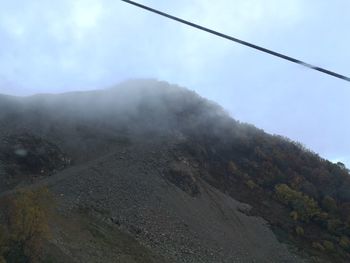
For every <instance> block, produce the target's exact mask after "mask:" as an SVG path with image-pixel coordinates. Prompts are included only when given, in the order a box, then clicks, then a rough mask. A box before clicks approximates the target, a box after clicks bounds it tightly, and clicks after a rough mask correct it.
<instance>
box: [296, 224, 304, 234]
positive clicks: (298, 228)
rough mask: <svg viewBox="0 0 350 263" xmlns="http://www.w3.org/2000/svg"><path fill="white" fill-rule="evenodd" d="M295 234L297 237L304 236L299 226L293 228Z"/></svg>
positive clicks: (302, 229)
mask: <svg viewBox="0 0 350 263" xmlns="http://www.w3.org/2000/svg"><path fill="white" fill-rule="evenodd" d="M295 232H296V233H297V235H298V236H303V235H304V228H302V227H301V226H297V227H296V228H295Z"/></svg>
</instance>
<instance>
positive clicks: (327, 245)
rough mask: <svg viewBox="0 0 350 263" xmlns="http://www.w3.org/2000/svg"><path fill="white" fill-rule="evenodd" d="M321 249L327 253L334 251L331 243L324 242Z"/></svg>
mask: <svg viewBox="0 0 350 263" xmlns="http://www.w3.org/2000/svg"><path fill="white" fill-rule="evenodd" d="M322 245H323V247H324V248H325V249H326V250H328V251H333V250H334V245H333V243H332V242H331V241H328V240H324V241H323V242H322Z"/></svg>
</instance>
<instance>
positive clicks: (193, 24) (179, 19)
mask: <svg viewBox="0 0 350 263" xmlns="http://www.w3.org/2000/svg"><path fill="white" fill-rule="evenodd" d="M121 1H123V2H126V3H128V4H131V5H134V6H137V7H140V8H142V9H145V10H148V11H150V12H153V13H156V14H158V15H161V16H164V17H167V18H169V19H172V20H175V21H177V22H180V23H183V24H186V25H188V26H191V27H194V28H197V29H199V30H202V31H205V32H208V33H210V34H213V35H216V36H219V37H222V38H225V39H228V40H231V41H234V42H237V43H239V44H241V45H244V46H247V47H250V48H253V49H256V50H259V51H261V52H265V53H268V54H270V55H273V56H276V57H279V58H282V59H285V60H288V61H290V62H293V63H296V64H299V65H302V66H304V67H307V68H311V69H314V70H317V71H320V72H322V73H325V74H328V75H331V76H333V77H336V78H339V79H342V80H345V81H349V82H350V78H349V77H347V76H344V75H341V74H338V73H336V72H334V71H330V70H328V69H324V68H320V67H317V66H314V65H312V64H309V63H306V62H303V61H301V60H298V59H295V58H292V57H290V56H286V55H283V54H281V53H278V52H275V51H273V50H270V49H267V48H263V47H260V46H257V45H255V44H252V43H249V42H246V41H243V40H240V39H238V38H235V37H231V36H228V35H225V34H223V33H220V32H217V31H215V30H212V29H209V28H206V27H203V26H200V25H197V24H195V23H192V22H189V21H186V20H184V19H181V18H178V17H175V16H172V15H169V14H167V13H164V12H161V11H158V10H156V9H153V8H151V7H148V6H145V5H141V4H139V3H135V2H133V1H129V0H121Z"/></svg>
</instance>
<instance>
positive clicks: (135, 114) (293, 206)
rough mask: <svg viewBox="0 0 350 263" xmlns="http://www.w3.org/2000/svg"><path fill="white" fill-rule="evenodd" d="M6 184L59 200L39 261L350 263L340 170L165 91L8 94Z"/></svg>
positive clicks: (128, 85)
mask: <svg viewBox="0 0 350 263" xmlns="http://www.w3.org/2000/svg"><path fill="white" fill-rule="evenodd" d="M0 176H1V178H0V191H1V192H0V195H1V197H2V198H5V197H8V196H12V195H14V194H15V191H14V189H17V190H18V189H25V190H28V191H35V190H36V189H40V188H41V187H47V188H48V191H49V192H50V193H52V195H53V196H54V199H55V202H56V203H57V207H56V208H55V209H54V210H55V211H54V215H53V216H51V217H48V218H49V219H48V221H49V225H50V226H51V227H50V229H51V232H52V233H51V237H50V238H48V237H47V238H45V242H44V245H43V247H44V250H43V251H42V255H41V257H40V260H41V261H42V262H45V260H46V259H47V258H50V259H51V260H53V261H51V262H348V261H349V260H350V255H349V252H350V241H349V236H350V177H349V171H348V170H347V168H346V167H345V165H343V164H342V163H338V164H333V163H331V162H329V161H327V160H325V159H323V158H321V157H319V156H318V155H317V154H316V153H313V152H311V151H310V150H308V149H305V148H304V147H303V146H302V145H301V144H299V143H297V142H293V141H291V140H289V139H287V138H284V137H281V136H276V135H270V134H267V133H265V132H264V131H263V130H260V129H258V128H256V127H254V126H253V125H249V124H244V123H240V122H239V121H237V120H234V119H232V118H231V117H230V115H229V114H228V113H227V112H225V110H224V109H222V107H220V106H219V105H218V104H216V103H214V102H212V101H209V100H206V99H204V98H202V97H200V96H199V95H197V94H196V93H195V92H193V91H190V90H187V89H185V88H182V87H178V86H175V85H170V84H168V83H166V82H160V81H156V80H133V81H128V82H125V83H122V84H120V85H118V86H116V87H111V88H108V89H105V90H98V91H86V92H70V93H65V94H58V95H51V94H39V95H34V96H29V97H14V96H7V95H0ZM1 218H5V217H4V216H3V217H1ZM0 222H2V223H3V224H5V221H4V220H2V221H0ZM11 244H13V243H11ZM0 245H1V242H0ZM0 248H1V246H0ZM11 249H12V250H11ZM1 251H2V250H1V249H0V252H1ZM3 251H4V252H3V258H4V259H6V260H7V261H8V262H16V261H15V260H14V258H18V257H19V256H18V255H19V254H20V253H19V252H18V250H15V249H14V248H13V247H11V246H7V248H6V249H4V250H3ZM23 251H24V252H23V253H22V254H23V255H22V254H21V258H25V259H28V258H30V256H29V255H28V253H29V252H28V251H27V252H26V251H25V250H23ZM26 253H27V254H26ZM11 260H12V261H11ZM17 262H18V261H17ZM23 262H27V261H23Z"/></svg>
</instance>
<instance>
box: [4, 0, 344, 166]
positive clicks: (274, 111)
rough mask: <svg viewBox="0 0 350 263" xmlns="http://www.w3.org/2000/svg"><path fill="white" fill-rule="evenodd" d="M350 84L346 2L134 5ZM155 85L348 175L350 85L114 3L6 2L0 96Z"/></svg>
mask: <svg viewBox="0 0 350 263" xmlns="http://www.w3.org/2000/svg"><path fill="white" fill-rule="evenodd" d="M138 2H139V3H143V4H147V5H151V6H153V7H154V8H158V9H161V10H164V11H167V12H171V13H172V14H174V15H177V16H181V17H183V18H185V19H189V20H191V21H194V22H198V23H200V24H203V25H205V26H208V27H211V28H214V29H216V30H219V31H222V32H224V33H226V34H230V35H233V36H236V37H239V38H242V39H244V40H247V41H251V42H254V43H256V44H259V45H262V46H264V47H266V48H270V49H274V50H276V51H279V52H282V53H285V54H288V55H290V56H295V57H297V58H300V59H303V60H305V61H307V62H310V63H315V64H317V65H319V66H322V67H326V68H329V69H331V70H334V71H338V72H339V73H341V74H344V75H350V52H349V46H350V34H349V26H350V1H348V0H333V1H329V0H284V1H281V0H216V1H212V0H178V1H160V0H139V1H138ZM129 78H156V79H160V80H166V81H168V82H170V83H175V84H179V85H182V86H185V87H187V88H189V89H193V90H195V91H197V92H198V93H199V94H201V95H202V96H205V97H208V98H209V99H212V100H214V101H216V102H218V103H220V104H221V105H222V106H224V107H225V108H226V109H227V110H228V111H229V112H230V113H231V114H232V116H233V117H235V118H237V119H239V120H241V121H244V122H249V123H253V124H254V125H256V126H257V127H259V128H263V129H264V130H266V131H267V132H270V133H276V134H281V135H284V136H288V137H290V138H291V139H294V140H297V141H300V142H301V143H303V144H305V145H306V146H307V147H309V148H311V149H312V150H314V151H316V152H318V153H319V154H320V155H321V156H323V157H326V158H329V159H331V160H339V161H343V162H345V163H346V164H347V165H348V166H350V139H349V135H350V122H349V119H350V118H349V115H350V107H349V100H350V84H349V83H347V82H345V81H341V80H338V79H335V78H332V77H329V76H326V75H322V74H320V73H317V72H313V71H311V70H308V69H305V68H303V67H301V66H297V65H293V64H290V63H288V62H285V61H282V60H280V59H277V58H274V57H270V56H268V55H266V54H261V53H259V52H257V51H254V50H250V49H248V48H246V47H242V46H240V45H237V44H234V43H231V42H229V41H226V40H223V39H218V38H216V37H214V36H211V35H208V34H206V33H203V32H198V31H196V30H195V29H190V28H188V27H186V26H183V25H180V24H177V23H175V22H172V21H168V20H166V19H164V18H161V17H157V16H155V15H154V14H151V13H147V12H145V11H143V10H139V9H137V8H135V7H133V6H129V5H127V4H125V3H123V2H121V1H119V0H51V1H44V0H33V1H26V0H11V1H9V0H0V93H8V94H17V95H26V94H33V93H37V92H53V93H57V92H63V91H69V90H85V89H96V88H104V87H107V86H111V85H114V84H117V83H119V82H121V81H123V80H125V79H129Z"/></svg>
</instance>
